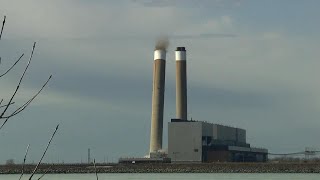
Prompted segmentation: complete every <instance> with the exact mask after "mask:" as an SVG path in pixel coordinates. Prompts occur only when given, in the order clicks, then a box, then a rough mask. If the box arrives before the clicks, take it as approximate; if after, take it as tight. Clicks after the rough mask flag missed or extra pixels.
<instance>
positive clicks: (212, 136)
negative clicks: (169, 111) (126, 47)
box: [119, 47, 268, 163]
mask: <svg viewBox="0 0 320 180" xmlns="http://www.w3.org/2000/svg"><path fill="white" fill-rule="evenodd" d="M166 52H167V50H166V48H165V47H160V48H159V47H156V49H155V51H154V67H153V91H152V113H151V114H152V115H151V131H150V132H151V134H150V151H149V154H148V155H147V156H146V157H145V158H120V159H119V162H120V163H146V162H150V163H155V162H157V163H168V162H190V163H192V162H195V163H201V162H266V161H267V158H268V150H267V149H263V148H253V147H251V145H250V144H249V143H248V142H247V140H246V130H245V129H241V128H235V127H231V126H225V125H220V124H213V123H208V122H204V121H195V120H189V119H188V117H187V114H188V113H187V109H188V108H187V105H188V104H187V53H186V48H185V47H177V48H176V51H175V60H176V117H175V118H173V119H171V122H169V124H168V149H167V150H163V147H162V137H163V113H164V112H163V110H164V93H165V69H166V68H165V66H166Z"/></svg>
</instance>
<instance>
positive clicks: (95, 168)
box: [93, 159, 99, 180]
mask: <svg viewBox="0 0 320 180" xmlns="http://www.w3.org/2000/svg"><path fill="white" fill-rule="evenodd" d="M93 166H94V170H95V172H96V178H97V180H99V177H98V173H97V167H96V159H93Z"/></svg>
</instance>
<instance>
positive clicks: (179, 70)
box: [175, 47, 188, 120]
mask: <svg viewBox="0 0 320 180" xmlns="http://www.w3.org/2000/svg"><path fill="white" fill-rule="evenodd" d="M175 55H176V118H177V119H181V120H188V117H187V113H188V112H187V111H188V110H187V62H186V60H187V57H186V48H185V47H177V49H176V52H175Z"/></svg>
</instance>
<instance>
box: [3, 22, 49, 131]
mask: <svg viewBox="0 0 320 180" xmlns="http://www.w3.org/2000/svg"><path fill="white" fill-rule="evenodd" d="M5 24H6V16H4V18H3V21H2V26H1V32H0V42H1V38H2V35H3V32H4V27H5ZM35 47H36V43H35V42H34V44H33V46H32V51H31V55H30V57H29V60H28V61H27V65H26V66H25V68H24V70H23V72H22V74H21V76H20V79H19V81H18V83H17V86H16V88H15V90H14V92H13V93H12V95H11V96H10V97H8V98H0V124H1V126H0V130H1V129H2V128H3V126H4V125H5V124H6V123H7V122H8V120H9V119H10V118H12V117H13V116H16V115H17V114H19V113H21V112H22V111H23V110H25V109H26V108H27V107H28V106H29V105H30V104H31V102H32V101H33V100H34V99H35V98H36V97H37V96H38V95H39V94H40V93H41V91H42V90H43V89H44V87H45V86H46V85H47V84H48V82H49V80H50V79H51V77H52V76H51V75H50V76H49V78H48V79H47V80H46V82H45V83H44V84H43V85H42V87H41V88H40V89H39V91H38V92H36V93H35V94H34V95H33V96H32V97H31V98H30V99H29V100H28V101H26V102H24V103H23V104H21V105H18V106H16V107H12V105H13V104H14V103H15V102H14V98H15V96H16V94H17V93H18V91H19V90H20V88H21V84H22V81H23V80H24V78H25V76H26V72H27V71H28V68H29V67H30V64H31V60H32V57H33V53H34V50H35ZM23 57H24V54H22V55H21V56H20V57H19V58H17V60H15V61H14V63H13V64H12V65H11V66H10V67H9V68H7V69H5V70H2V66H1V60H2V59H1V56H0V78H1V77H3V76H5V75H7V74H8V73H9V72H11V70H12V69H14V67H15V66H16V65H17V64H18V63H19V62H20V61H21V60H22V58H23Z"/></svg>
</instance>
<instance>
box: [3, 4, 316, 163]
mask: <svg viewBox="0 0 320 180" xmlns="http://www.w3.org/2000/svg"><path fill="white" fill-rule="evenodd" d="M319 6H320V1H318V0H307V1H301V0H281V1H279V0H260V1H256V0H225V1H222V0H199V1H195V0H162V1H161V0H158V1H157V0H121V1H119V0H105V1H102V0H91V1H85V0H48V1H43V0H28V1H22V0H21V1H19V0H0V15H1V17H2V16H3V15H7V24H6V27H5V30H4V35H3V39H2V40H1V41H0V55H1V57H2V64H1V65H2V66H1V68H0V72H3V70H4V69H5V68H6V67H9V65H10V64H12V63H13V62H14V59H16V58H17V57H19V56H20V55H21V54H22V53H26V55H27V56H29V55H30V52H31V47H32V44H33V42H34V41H36V42H37V47H36V51H35V55H34V59H33V62H32V65H31V68H30V69H29V71H28V73H27V77H26V79H25V81H24V82H23V85H22V87H21V91H20V92H19V93H18V95H17V98H16V99H15V101H16V103H17V104H19V103H20V104H21V103H23V102H24V101H26V100H27V99H28V97H30V96H32V94H33V93H35V92H36V91H37V90H38V89H39V88H40V87H41V85H42V83H43V82H44V81H45V80H46V78H47V77H48V76H49V75H50V74H52V75H53V79H52V81H51V82H50V84H49V86H48V87H47V88H46V89H45V91H44V92H43V93H42V94H41V95H40V96H39V97H38V98H37V99H36V100H35V101H34V102H33V104H32V105H31V106H30V107H29V108H28V109H27V110H25V111H24V112H23V113H22V114H20V115H19V116H16V117H14V118H12V119H11V120H10V121H9V122H8V123H7V124H6V126H5V127H4V129H2V130H1V131H0V147H1V148H0V163H4V162H5V160H6V159H9V158H14V159H15V160H16V161H17V162H20V161H22V159H23V156H24V151H25V148H26V146H27V144H29V143H30V144H31V147H30V150H29V151H30V153H29V155H30V156H29V158H28V162H32V161H37V160H38V159H39V158H40V156H41V152H42V151H43V150H44V148H45V145H46V144H47V141H48V139H49V138H50V136H51V134H52V132H53V130H54V128H55V126H56V125H57V124H58V123H59V124H60V129H59V131H58V133H57V135H56V137H55V139H54V141H53V144H52V146H51V148H50V149H49V151H48V154H47V156H46V158H45V161H47V162H57V161H60V162H62V161H64V162H80V161H81V159H82V160H83V161H86V158H87V149H88V148H91V152H92V157H96V158H97V160H98V161H103V160H104V158H105V159H106V161H107V160H108V161H111V160H113V161H116V160H117V158H119V157H120V156H127V157H128V156H130V157H132V156H144V155H146V154H147V153H148V150H149V134H150V118H151V93H152V92H151V91H152V66H153V49H154V44H155V39H156V38H157V37H158V36H161V35H168V36H169V38H170V47H169V50H168V54H167V72H166V93H165V115H164V117H165V118H164V139H165V141H164V147H167V124H168V122H169V121H170V118H173V117H174V116H175V85H174V83H175V71H174V70H175V61H174V54H173V52H174V49H175V47H176V46H186V48H187V53H188V54H187V55H188V108H189V109H188V111H189V112H188V114H189V118H191V117H192V118H193V119H196V120H204V121H208V122H212V123H219V124H225V125H230V126H235V127H240V128H244V129H246V130H247V141H248V142H249V143H251V145H252V146H257V147H265V148H268V149H269V151H270V152H275V153H282V152H295V151H302V150H304V148H305V147H307V146H311V147H318V148H319V147H320V144H319V142H318V141H317V138H318V137H320V131H319V128H320V121H319V119H320V111H319V109H320V83H319V77H320V71H319V70H318V69H319V67H320V61H319V57H320V49H319V47H320V41H319V40H320V36H319V32H320V24H319V23H317V22H318V19H319V17H320V11H319ZM27 56H26V57H25V58H24V59H23V61H22V62H21V63H20V64H19V65H18V66H17V67H16V69H14V71H12V72H11V73H10V74H8V75H7V76H6V77H5V78H2V79H1V82H0V83H1V92H0V95H1V96H0V97H1V98H5V100H7V101H8V98H9V97H10V93H12V92H13V90H14V88H15V85H16V84H17V81H18V76H19V74H21V72H22V68H23V67H24V66H25V65H26V62H27Z"/></svg>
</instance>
